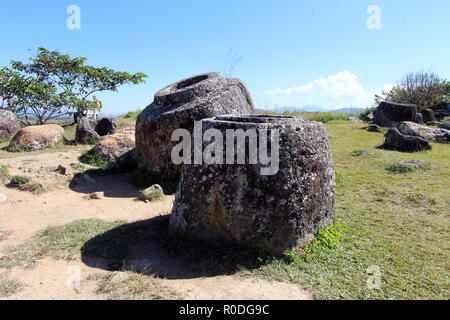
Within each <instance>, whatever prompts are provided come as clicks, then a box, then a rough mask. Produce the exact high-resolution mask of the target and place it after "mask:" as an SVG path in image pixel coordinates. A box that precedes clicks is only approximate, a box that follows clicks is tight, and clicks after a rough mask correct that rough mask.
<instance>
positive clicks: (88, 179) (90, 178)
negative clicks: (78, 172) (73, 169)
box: [83, 173, 97, 184]
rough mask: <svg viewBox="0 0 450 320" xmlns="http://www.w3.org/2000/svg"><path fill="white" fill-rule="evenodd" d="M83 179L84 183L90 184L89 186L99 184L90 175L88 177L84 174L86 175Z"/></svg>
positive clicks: (85, 174)
mask: <svg viewBox="0 0 450 320" xmlns="http://www.w3.org/2000/svg"><path fill="white" fill-rule="evenodd" d="M83 179H84V181H86V182H87V183H89V184H94V183H97V181H95V179H94V178H92V177H91V176H90V175H88V174H87V173H84V174H83Z"/></svg>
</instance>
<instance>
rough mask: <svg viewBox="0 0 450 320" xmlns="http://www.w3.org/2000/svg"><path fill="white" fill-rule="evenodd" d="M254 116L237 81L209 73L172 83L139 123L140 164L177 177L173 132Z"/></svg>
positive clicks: (137, 137) (137, 129)
mask: <svg viewBox="0 0 450 320" xmlns="http://www.w3.org/2000/svg"><path fill="white" fill-rule="evenodd" d="M242 113H246V114H249V113H254V107H253V102H252V99H251V97H250V94H249V92H248V90H247V88H246V87H245V85H244V84H243V83H242V82H241V81H240V80H238V79H226V78H223V77H222V76H221V75H220V73H206V74H201V75H198V76H195V77H192V78H188V79H185V80H181V81H178V82H176V83H173V84H171V85H169V86H167V87H165V88H163V89H161V90H160V91H159V92H157V93H156V94H155V97H154V101H153V103H152V104H151V105H149V106H148V107H147V108H145V110H144V111H143V112H142V113H141V114H140V115H139V117H138V119H137V122H136V151H137V158H138V165H139V167H141V168H145V169H147V170H148V171H150V172H152V173H156V174H159V175H161V176H165V177H178V176H179V174H180V172H181V166H180V165H175V164H174V163H173V162H172V160H171V151H172V147H173V146H174V145H175V144H176V142H172V141H171V136H172V133H173V131H174V130H176V129H179V128H183V129H187V130H189V131H192V129H193V126H194V121H199V120H201V119H205V118H210V117H214V116H217V115H223V114H242Z"/></svg>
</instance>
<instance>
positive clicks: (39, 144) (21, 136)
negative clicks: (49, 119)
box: [8, 124, 64, 151]
mask: <svg viewBox="0 0 450 320" xmlns="http://www.w3.org/2000/svg"><path fill="white" fill-rule="evenodd" d="M63 135H64V129H63V128H62V127H61V126H59V125H57V124H46V125H41V126H29V127H25V128H22V129H20V130H19V132H17V133H16V135H15V136H14V137H13V138H12V140H11V142H10V144H9V146H8V149H9V150H12V151H14V150H27V151H33V150H39V149H43V148H46V147H49V146H52V145H54V144H55V143H57V142H58V141H60V140H61V139H62V138H63Z"/></svg>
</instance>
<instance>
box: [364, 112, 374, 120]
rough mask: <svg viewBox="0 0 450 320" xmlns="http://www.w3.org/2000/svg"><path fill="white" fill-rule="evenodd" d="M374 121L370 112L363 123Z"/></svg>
mask: <svg viewBox="0 0 450 320" xmlns="http://www.w3.org/2000/svg"><path fill="white" fill-rule="evenodd" d="M374 119H375V116H374V115H373V111H370V112H369V113H368V114H367V115H366V116H365V117H364V118H363V121H364V122H372V121H373V120H374Z"/></svg>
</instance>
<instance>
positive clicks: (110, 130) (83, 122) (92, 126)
mask: <svg viewBox="0 0 450 320" xmlns="http://www.w3.org/2000/svg"><path fill="white" fill-rule="evenodd" d="M116 130H117V120H116V119H114V118H101V119H99V120H94V119H89V118H86V117H82V118H80V119H79V120H78V124H77V128H76V131H75V140H76V141H78V142H80V143H90V142H92V141H94V140H95V141H99V140H100V138H101V137H102V136H106V135H108V134H114V133H115V132H116Z"/></svg>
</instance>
